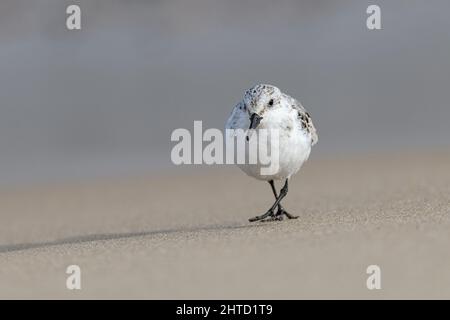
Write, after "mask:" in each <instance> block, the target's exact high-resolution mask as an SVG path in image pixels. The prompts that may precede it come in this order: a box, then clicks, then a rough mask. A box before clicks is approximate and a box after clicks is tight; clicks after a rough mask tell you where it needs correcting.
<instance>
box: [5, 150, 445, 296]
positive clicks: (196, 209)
mask: <svg viewBox="0 0 450 320" xmlns="http://www.w3.org/2000/svg"><path fill="white" fill-rule="evenodd" d="M271 201H272V195H271V192H270V189H269V187H268V185H266V184H265V183H262V182H259V181H256V180H253V179H250V178H248V177H246V176H245V175H244V174H243V173H241V172H240V171H239V170H238V169H237V168H232V167H230V168H226V169H220V168H219V169H215V168H198V169H194V170H193V171H188V172H186V170H185V169H176V170H174V171H172V172H171V174H168V175H163V174H161V175H159V176H144V177H139V178H130V179H121V180H113V179H111V180H108V181H106V180H103V181H93V182H89V183H77V184H69V185H48V186H46V187H38V186H35V187H32V188H28V189H16V190H7V189H3V190H2V191H1V192H0V219H1V224H0V298H38V299H46V298H64V299H66V298H68V299H81V298H87V299H91V298H125V299H128V298H138V299H141V298H144V299H145V298H156V299H159V298H168V299H170V298H175V299H177V298H193V299H216V298H255V299H257V298H266V299H282V298H286V299H298V298H364V299H372V298H447V299H448V298H450V251H449V245H450V232H449V230H450V229H449V228H450V154H445V153H426V152H424V153H407V154H406V153H405V154H399V155H376V156H368V155H367V156H354V157H350V158H326V157H322V158H318V159H315V158H314V157H313V159H312V160H311V161H310V162H309V163H307V165H306V166H305V167H304V169H303V170H302V172H301V173H300V174H299V175H297V176H296V177H295V178H294V179H293V180H292V183H291V188H290V193H289V195H288V197H287V199H286V200H285V202H284V206H285V208H286V209H288V210H289V211H290V212H292V213H295V214H298V215H300V218H299V219H298V220H295V221H282V222H274V223H256V224H250V223H249V222H247V219H248V218H249V217H252V216H254V215H256V214H259V213H262V212H264V211H265V209H266V208H267V207H268V206H269V205H270V204H271ZM71 264H76V265H79V266H80V267H81V270H82V289H81V290H73V291H69V290H67V289H66V287H65V282H66V277H67V275H66V273H65V270H66V267H67V266H68V265H71ZM372 264H376V265H378V266H380V268H381V274H382V278H381V279H382V289H381V290H368V289H367V288H366V279H367V277H368V275H367V274H366V268H367V266H369V265H372Z"/></svg>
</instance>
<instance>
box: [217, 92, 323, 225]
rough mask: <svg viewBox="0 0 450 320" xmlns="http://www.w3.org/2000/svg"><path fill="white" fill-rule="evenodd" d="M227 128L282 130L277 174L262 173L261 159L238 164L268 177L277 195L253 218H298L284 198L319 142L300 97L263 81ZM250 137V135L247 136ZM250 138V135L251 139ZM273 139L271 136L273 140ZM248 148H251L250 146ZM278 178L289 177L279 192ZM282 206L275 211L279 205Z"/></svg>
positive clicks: (237, 109) (249, 172)
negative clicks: (299, 100)
mask: <svg viewBox="0 0 450 320" xmlns="http://www.w3.org/2000/svg"><path fill="white" fill-rule="evenodd" d="M226 128H227V129H244V130H250V129H256V131H258V130H259V129H268V130H273V129H276V130H278V133H279V140H278V146H277V147H278V151H279V157H278V159H279V160H278V161H279V166H278V170H277V172H275V173H274V174H268V175H262V174H261V170H260V169H261V165H262V164H261V163H259V162H257V163H256V164H247V163H246V164H238V166H239V168H240V169H241V170H242V171H244V172H245V173H246V174H247V175H249V176H251V177H254V178H256V179H259V180H263V181H268V182H269V184H270V186H271V188H272V192H273V194H274V196H275V202H274V204H273V205H272V207H271V208H270V209H269V210H268V211H267V212H266V213H264V214H262V215H260V216H256V217H254V218H251V219H249V221H250V222H254V221H260V220H262V221H274V220H282V219H283V216H286V217H288V218H289V219H296V218H298V216H294V215H291V214H290V213H288V212H287V211H286V210H284V208H283V207H282V206H281V204H280V202H281V200H282V199H283V198H284V197H285V196H286V194H287V193H288V182H289V179H290V178H291V176H292V175H294V174H295V173H296V172H297V171H298V170H299V169H300V168H301V166H302V165H303V163H304V162H305V161H306V160H307V159H308V157H309V154H310V152H311V146H313V145H314V144H316V143H317V140H318V137H317V132H316V129H315V127H314V125H313V123H312V120H311V116H310V115H309V113H308V112H307V111H306V109H305V108H304V107H303V106H302V105H301V104H300V102H298V101H297V100H296V99H294V98H292V97H290V96H289V95H287V94H285V93H283V92H281V91H280V89H278V88H277V87H275V86H272V85H269V84H259V85H256V86H254V87H253V88H251V89H249V90H247V91H246V92H245V95H244V99H243V100H242V101H240V102H239V103H238V104H237V105H236V106H235V107H234V109H233V111H232V113H231V115H230V117H229V118H228V120H227V123H226ZM247 137H248V136H247ZM247 140H248V139H247ZM269 143H270V140H269ZM247 152H248V150H247ZM275 180H285V183H284V186H283V188H282V189H281V190H280V194H279V195H277V191H276V189H275V185H274V181H275ZM277 208H278V210H277V211H276V212H275V209H277Z"/></svg>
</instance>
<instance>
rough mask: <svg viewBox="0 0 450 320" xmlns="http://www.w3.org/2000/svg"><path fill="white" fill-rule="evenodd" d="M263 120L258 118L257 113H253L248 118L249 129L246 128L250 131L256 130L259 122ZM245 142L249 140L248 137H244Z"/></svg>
mask: <svg viewBox="0 0 450 320" xmlns="http://www.w3.org/2000/svg"><path fill="white" fill-rule="evenodd" d="M262 119H263V117H261V116H259V115H258V114H257V113H253V114H252V115H251V116H250V127H249V128H248V129H249V130H250V129H256V128H257V127H258V126H259V123H260V122H261V120H262ZM246 139H247V141H248V140H249V137H248V135H247V137H246Z"/></svg>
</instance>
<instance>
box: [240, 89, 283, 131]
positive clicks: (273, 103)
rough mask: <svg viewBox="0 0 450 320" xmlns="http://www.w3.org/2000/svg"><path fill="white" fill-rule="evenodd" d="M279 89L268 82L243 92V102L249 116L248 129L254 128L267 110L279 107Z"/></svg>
mask: <svg viewBox="0 0 450 320" xmlns="http://www.w3.org/2000/svg"><path fill="white" fill-rule="evenodd" d="M280 99H281V91H280V89H278V88H277V87H275V86H273V85H270V84H258V85H256V86H254V87H252V88H250V89H248V90H247V91H246V92H245V95H244V103H245V105H246V107H247V108H246V109H247V112H248V115H249V118H250V127H249V129H256V128H257V127H258V125H259V123H260V122H261V120H262V119H263V118H264V114H265V113H266V112H267V110H270V109H274V108H277V107H279V105H280Z"/></svg>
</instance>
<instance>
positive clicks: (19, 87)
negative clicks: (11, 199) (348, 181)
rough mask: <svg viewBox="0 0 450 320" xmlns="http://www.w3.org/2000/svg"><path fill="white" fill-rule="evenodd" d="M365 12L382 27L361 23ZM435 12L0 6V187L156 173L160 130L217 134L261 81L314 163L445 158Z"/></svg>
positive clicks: (443, 85)
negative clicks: (346, 157)
mask: <svg viewBox="0 0 450 320" xmlns="http://www.w3.org/2000/svg"><path fill="white" fill-rule="evenodd" d="M70 4H78V5H79V6H80V7H81V11H82V17H81V20H82V29H81V30H79V31H69V30H67V29H66V24H65V21H66V17H67V15H66V13H65V11H66V7H67V6H68V5H70ZM369 4H377V5H379V6H380V7H381V21H382V30H379V31H370V30H368V29H367V28H366V18H367V14H366V8H367V7H368V5H369ZM449 13H450V2H449V1H447V0H441V1H440V0H433V1H425V0H403V1H401V0H395V1H382V0H377V1H361V0H354V1H346V0H340V1H331V0H328V1H324V0H308V1H294V0H282V1H268V0H245V1H218V0H216V1H214V0H189V1H186V0H167V1H162V0H159V1H150V0H149V1H143V0H142V1H137V0H122V1H118V0H95V1H92V0H89V1H88V0H81V1H75V0H73V1H67V0H66V1H61V0H2V1H1V2H0V186H12V185H22V184H34V183H42V182H52V181H60V180H64V181H70V180H77V179H85V178H94V177H103V176H119V175H128V174H140V173H144V172H145V173H149V172H153V171H158V170H171V168H173V165H172V164H171V161H170V150H171V148H172V146H173V145H174V143H172V142H171V141H170V135H171V133H172V131H173V130H174V129H176V128H188V129H191V128H193V121H194V120H203V126H204V128H209V127H215V128H223V126H224V123H225V121H226V119H227V117H228V115H229V113H230V111H231V108H232V107H233V106H234V105H235V104H236V103H237V102H238V101H239V100H240V99H241V97H242V94H243V91H244V90H245V89H247V88H249V87H251V86H252V85H254V84H256V83H260V82H265V83H271V84H274V85H276V86H279V87H280V88H281V89H282V90H283V91H285V92H287V93H289V94H290V95H292V96H294V97H296V98H298V99H299V100H300V101H301V102H302V103H303V104H304V105H305V106H306V108H307V109H308V110H309V111H310V113H311V114H312V116H313V118H314V121H315V124H316V127H317V128H318V130H319V137H320V141H319V144H318V145H317V148H315V151H314V153H315V154H316V155H317V156H330V155H335V154H343V153H346V152H350V153H361V152H363V153H366V152H383V151H392V150H400V151H402V150H410V149H420V150H425V151H426V150H431V149H448V147H449V145H450V141H449V140H450V139H449V137H450V125H449V124H448V122H449V119H450V106H449V101H450V90H449V83H450V58H449V57H450V19H449V18H448V17H449Z"/></svg>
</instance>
